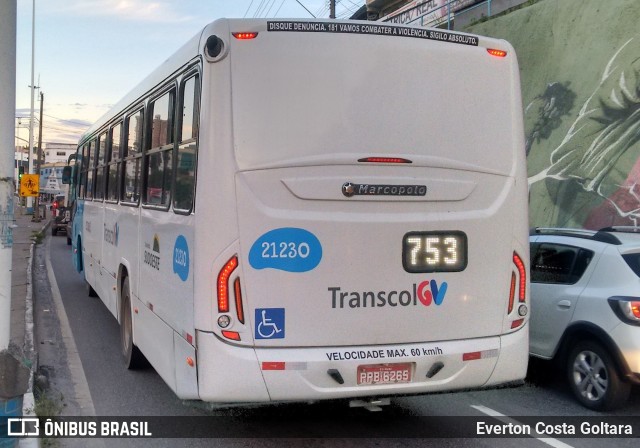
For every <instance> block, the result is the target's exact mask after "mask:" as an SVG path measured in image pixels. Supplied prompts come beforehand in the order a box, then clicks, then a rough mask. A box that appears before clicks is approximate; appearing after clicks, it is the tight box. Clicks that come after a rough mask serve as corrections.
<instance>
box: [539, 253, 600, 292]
mask: <svg viewBox="0 0 640 448" xmlns="http://www.w3.org/2000/svg"><path fill="white" fill-rule="evenodd" d="M592 258H593V252H592V251H590V250H587V249H582V248H579V247H573V246H566V245H563V244H553V243H538V244H533V245H532V246H531V281H532V282H536V283H565V284H574V283H576V282H577V281H578V280H580V278H581V277H582V274H584V271H586V269H587V266H589V263H590V262H591V259H592Z"/></svg>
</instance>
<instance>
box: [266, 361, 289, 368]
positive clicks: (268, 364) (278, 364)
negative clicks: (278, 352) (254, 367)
mask: <svg viewBox="0 0 640 448" xmlns="http://www.w3.org/2000/svg"><path fill="white" fill-rule="evenodd" d="M285 365H286V364H285V363H284V362H276V361H267V362H263V363H262V370H284V368H285Z"/></svg>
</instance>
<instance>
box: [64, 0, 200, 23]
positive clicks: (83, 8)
mask: <svg viewBox="0 0 640 448" xmlns="http://www.w3.org/2000/svg"><path fill="white" fill-rule="evenodd" d="M58 12H60V13H62V14H64V15H67V14H76V15H79V16H92V17H114V18H117V19H124V20H130V21H137V22H162V23H178V22H187V21H189V20H192V19H193V18H194V17H193V16H188V15H183V14H181V13H178V12H177V11H176V10H175V9H174V7H173V5H172V4H171V3H170V2H167V1H146V0H78V1H73V2H70V3H69V4H68V5H67V6H66V7H63V8H59V9H58Z"/></svg>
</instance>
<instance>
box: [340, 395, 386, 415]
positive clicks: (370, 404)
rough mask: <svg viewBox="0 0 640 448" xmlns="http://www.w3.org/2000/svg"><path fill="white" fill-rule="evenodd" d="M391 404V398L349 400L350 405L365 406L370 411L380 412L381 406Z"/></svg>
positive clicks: (352, 406)
mask: <svg viewBox="0 0 640 448" xmlns="http://www.w3.org/2000/svg"><path fill="white" fill-rule="evenodd" d="M390 404H391V399H390V398H372V399H369V400H351V401H350V402H349V407H350V408H364V409H366V410H367V411H369V412H380V411H382V408H381V407H380V406H388V405H390Z"/></svg>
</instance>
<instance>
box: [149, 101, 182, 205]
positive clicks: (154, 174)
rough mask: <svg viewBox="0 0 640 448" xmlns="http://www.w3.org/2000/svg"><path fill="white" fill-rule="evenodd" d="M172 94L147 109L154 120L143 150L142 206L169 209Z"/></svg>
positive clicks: (171, 158)
mask: <svg viewBox="0 0 640 448" xmlns="http://www.w3.org/2000/svg"><path fill="white" fill-rule="evenodd" d="M174 104H175V93H174V90H170V91H168V92H166V93H165V94H163V95H162V96H161V97H159V98H157V99H155V100H154V101H153V102H152V103H151V104H150V106H149V112H148V113H150V114H151V116H152V117H153V119H152V122H151V142H150V146H149V148H148V149H147V151H146V157H145V171H146V176H147V182H146V185H147V187H146V191H145V197H144V203H145V204H149V205H159V206H165V207H167V208H168V207H169V203H170V201H171V174H172V172H173V117H174V115H175V114H174V113H173V111H174V107H175V106H174Z"/></svg>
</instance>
